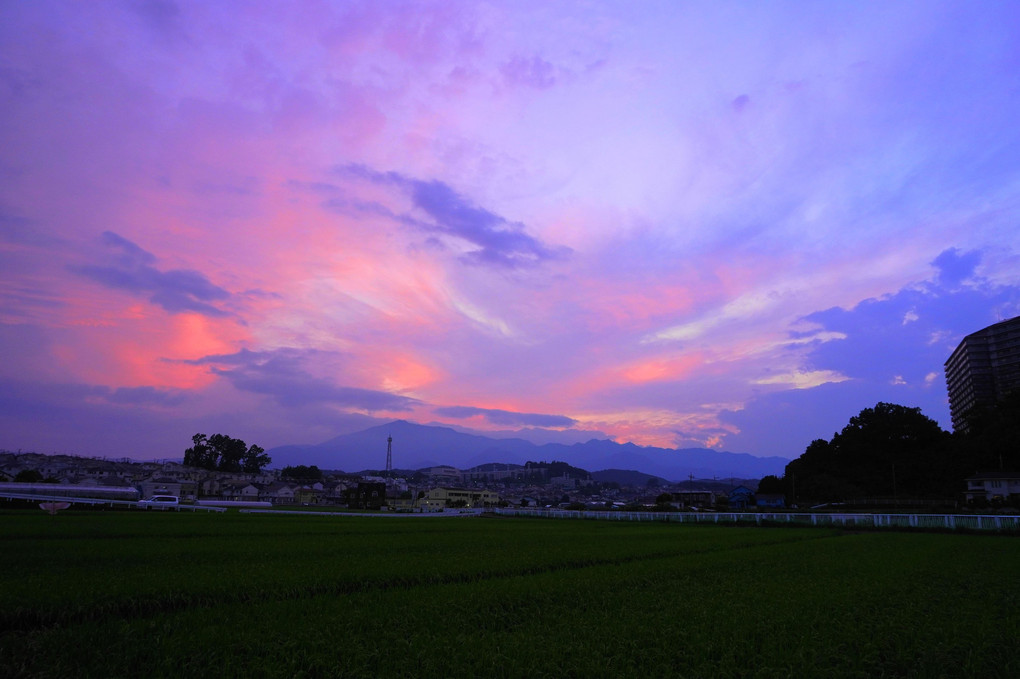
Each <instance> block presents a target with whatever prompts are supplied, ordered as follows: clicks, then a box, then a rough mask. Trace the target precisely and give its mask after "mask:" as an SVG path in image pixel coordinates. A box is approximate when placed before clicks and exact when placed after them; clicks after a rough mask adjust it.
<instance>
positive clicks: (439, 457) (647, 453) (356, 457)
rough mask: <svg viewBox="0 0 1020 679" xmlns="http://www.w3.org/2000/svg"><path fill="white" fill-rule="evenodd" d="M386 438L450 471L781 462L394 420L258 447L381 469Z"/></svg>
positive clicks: (739, 472)
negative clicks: (314, 440)
mask: <svg viewBox="0 0 1020 679" xmlns="http://www.w3.org/2000/svg"><path fill="white" fill-rule="evenodd" d="M388 436H392V437H393V464H394V466H397V467H400V468H403V469H421V468H423V467H433V466H437V465H450V466H453V467H457V468H458V469H469V468H471V467H474V466H477V465H481V464H486V463H492V462H502V463H508V464H524V463H525V462H528V461H529V460H530V461H540V460H545V461H548V462H552V461H553V460H558V461H561V462H567V463H569V464H571V465H573V466H575V467H580V468H582V469H588V470H593V469H632V470H641V472H643V473H645V474H648V475H652V476H657V477H659V478H662V479H666V480H669V481H682V480H686V479H688V478H689V477H690V476H691V475H693V476H694V477H695V478H701V479H712V478H718V479H727V478H737V479H755V478H761V477H762V476H764V475H766V474H777V475H782V473H783V470H784V468H785V467H786V463H787V462H789V460H787V459H785V458H781V457H755V456H753V455H747V454H745V453H728V452H721V451H716V450H708V449H706V448H681V449H673V448H655V447H645V446H637V445H634V444H633V443H622V444H621V443H616V442H615V441H610V440H608V439H592V440H590V441H586V442H584V443H574V444H572V445H567V444H563V443H546V444H544V445H536V444H534V443H531V442H529V441H525V440H524V439H518V438H498V439H495V438H489V437H487V436H481V435H477V434H466V433H463V432H458V431H456V430H454V429H451V428H449V427H439V426H428V425H421V424H414V423H413V422H407V421H406V420H397V421H394V422H390V423H389V424H384V425H380V426H377V427H370V428H368V429H365V430H363V431H359V432H355V433H353V434H344V435H342V436H337V437H335V438H332V439H330V440H328V441H325V442H323V443H320V444H317V445H292V446H278V447H276V448H272V449H270V450H268V451H266V452H267V453H268V454H269V455H270V456H271V457H272V458H273V466H274V467H283V466H287V465H299V464H303V465H316V466H317V467H319V468H320V469H342V470H345V471H358V470H362V469H382V468H384V467H385V464H386V439H387V437H388Z"/></svg>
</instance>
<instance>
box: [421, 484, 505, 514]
mask: <svg viewBox="0 0 1020 679" xmlns="http://www.w3.org/2000/svg"><path fill="white" fill-rule="evenodd" d="M497 504H499V495H498V494H497V493H494V492H493V491H491V490H478V489H472V488H443V487H440V488H432V489H430V490H428V491H427V492H426V493H425V496H424V497H423V498H421V500H420V502H419V506H421V507H422V508H424V509H425V510H426V511H436V510H439V509H445V508H446V507H494V506H496V505H497Z"/></svg>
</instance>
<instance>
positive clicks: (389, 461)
mask: <svg viewBox="0 0 1020 679" xmlns="http://www.w3.org/2000/svg"><path fill="white" fill-rule="evenodd" d="M386 471H387V472H391V471H393V436H387V437H386Z"/></svg>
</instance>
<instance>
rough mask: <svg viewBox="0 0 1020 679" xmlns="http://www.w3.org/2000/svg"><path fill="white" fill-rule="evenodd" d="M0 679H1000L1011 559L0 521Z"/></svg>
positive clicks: (392, 526) (995, 554)
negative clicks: (180, 678) (904, 678)
mask: <svg viewBox="0 0 1020 679" xmlns="http://www.w3.org/2000/svg"><path fill="white" fill-rule="evenodd" d="M0 541H2V542H0V582H2V586H0V630H2V631H0V674H3V675H4V676H9V677H28V676H45V677H85V676H91V677H170V676H190V677H242V676H243V677H295V676H305V677H319V676H356V677H361V676H379V677H390V676H394V677H397V676H416V677H442V676H456V677H468V676H479V677H481V676H485V677H607V676H617V677H630V676H633V677H818V676H839V677H880V676H886V677H899V676H918V677H957V676H959V677H1016V676H1020V647H1018V639H1020V539H1018V538H1015V537H1003V536H991V535H949V534H921V533H893V532H868V533H850V532H842V531H838V530H833V529H824V528H752V527H746V528H745V527H709V526H679V525H669V524H631V523H625V524H617V523H604V522H594V521H592V522H588V521H554V520H536V519H530V520H529V519H486V518H458V519H420V518H385V519H371V518H369V519H366V518H357V517H315V516H307V517H305V516H247V515H241V514H236V513H227V514H221V515H202V514H199V515H193V514H177V513H173V512H168V513H162V512H161V513H158V514H153V513H141V512H74V511H69V512H64V513H61V514H59V515H57V516H48V515H45V514H42V513H41V512H36V513H28V512H20V511H0Z"/></svg>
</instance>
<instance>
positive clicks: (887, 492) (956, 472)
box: [758, 394, 1020, 502]
mask: <svg viewBox="0 0 1020 679" xmlns="http://www.w3.org/2000/svg"><path fill="white" fill-rule="evenodd" d="M999 470H1003V471H1020V394H1013V395H1012V396H1011V397H1009V398H1007V399H1006V400H1004V401H1002V402H1000V403H999V404H998V405H997V406H996V407H994V408H990V409H988V410H985V411H982V412H980V413H975V414H974V415H973V416H972V417H970V418H968V431H967V432H966V433H962V432H957V433H949V432H947V431H944V430H943V429H942V428H941V427H940V426H939V425H938V423H937V422H935V420H932V419H931V418H929V417H927V416H925V415H924V414H923V413H922V412H921V409H920V408H908V407H905V406H901V405H896V404H892V403H878V404H877V405H876V406H875V407H874V408H865V409H864V410H862V411H861V412H860V413H859V414H857V415H856V416H854V417H852V418H850V422H849V423H848V424H847V425H846V426H845V427H844V428H843V429H842V431H840V432H837V433H835V434H833V436H832V438H831V439H829V440H825V439H816V440H814V441H812V442H811V444H810V445H808V447H807V449H806V450H805V451H804V453H803V454H802V455H801V456H800V457H798V458H797V459H795V460H792V461H791V462H790V463H789V464H788V465H786V469H785V472H784V475H783V476H782V477H781V478H779V477H776V476H766V477H765V478H763V479H762V480H761V483H760V484H759V487H758V492H759V493H783V494H785V495H786V496H787V498H791V499H795V500H797V501H807V500H810V501H820V502H822V501H825V502H838V501H846V500H851V499H854V498H863V497H912V498H918V499H931V500H938V499H952V498H957V497H959V494H960V493H961V492H962V491H963V490H964V483H963V481H964V479H965V478H966V477H968V476H971V475H973V474H975V473H977V472H987V471H999Z"/></svg>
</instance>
